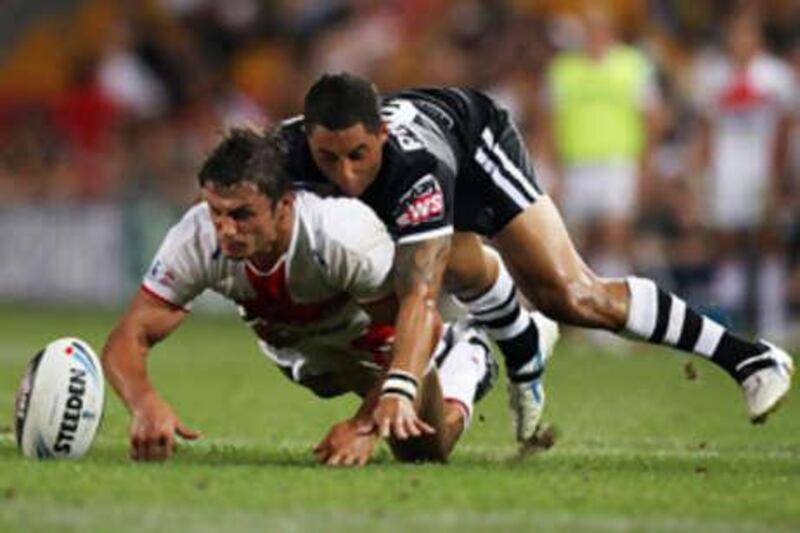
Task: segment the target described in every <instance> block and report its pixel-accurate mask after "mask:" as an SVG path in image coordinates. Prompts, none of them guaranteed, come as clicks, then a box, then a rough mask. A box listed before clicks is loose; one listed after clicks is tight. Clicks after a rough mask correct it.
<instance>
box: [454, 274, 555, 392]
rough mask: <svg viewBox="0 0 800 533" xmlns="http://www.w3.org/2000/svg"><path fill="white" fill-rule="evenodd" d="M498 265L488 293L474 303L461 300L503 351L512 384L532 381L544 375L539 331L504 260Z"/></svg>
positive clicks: (473, 301) (475, 299)
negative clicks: (521, 301) (498, 267)
mask: <svg viewBox="0 0 800 533" xmlns="http://www.w3.org/2000/svg"><path fill="white" fill-rule="evenodd" d="M499 266H500V271H499V274H498V276H497V280H496V281H495V283H494V285H492V287H491V288H490V289H489V290H488V291H486V292H485V293H483V294H482V295H480V296H478V297H477V298H474V299H471V300H466V299H463V298H459V300H460V301H461V302H462V303H463V304H464V305H466V306H467V308H468V309H469V311H470V314H471V316H472V318H473V319H474V321H475V322H476V324H477V325H478V326H480V327H482V328H484V329H485V330H486V332H487V333H488V334H489V336H490V337H491V338H492V340H493V341H494V342H495V343H496V344H497V346H498V348H500V351H501V352H502V354H503V359H504V360H505V363H506V369H507V371H508V376H509V378H510V379H511V381H518V382H520V381H531V380H533V379H537V378H539V377H541V374H542V372H544V367H543V364H542V357H541V356H540V354H539V329H538V328H537V326H536V322H534V321H533V319H531V315H530V313H528V311H527V310H526V309H524V308H523V307H522V305H521V304H520V301H519V295H518V294H517V288H516V287H515V286H514V282H513V280H512V279H511V275H510V274H509V273H508V271H507V270H506V268H505V266H504V265H503V262H502V261H499ZM537 356H539V357H537Z"/></svg>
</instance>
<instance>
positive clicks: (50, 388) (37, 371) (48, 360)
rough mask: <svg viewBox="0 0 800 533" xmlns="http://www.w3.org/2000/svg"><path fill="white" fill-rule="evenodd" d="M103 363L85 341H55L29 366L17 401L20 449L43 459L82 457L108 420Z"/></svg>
mask: <svg viewBox="0 0 800 533" xmlns="http://www.w3.org/2000/svg"><path fill="white" fill-rule="evenodd" d="M104 397H105V381H104V380H103V370H102V367H101V366H100V361H99V360H98V358H97V356H96V355H95V353H94V351H93V350H92V348H91V347H90V346H89V345H88V344H87V343H86V342H84V341H82V340H81V339H77V338H74V337H65V338H62V339H58V340H55V341H53V342H51V343H50V344H48V345H47V346H46V347H45V348H44V349H43V350H42V351H40V352H39V353H38V354H36V356H34V358H33V359H32V360H31V362H30V363H29V364H28V369H27V371H26V372H25V375H24V376H23V378H22V382H21V383H20V386H19V390H18V391H17V398H16V402H15V412H16V424H15V429H16V436H17V445H18V446H19V449H20V450H21V451H22V453H23V454H25V455H27V456H28V457H35V458H38V459H52V458H77V457H81V456H82V455H84V454H85V453H86V452H87V451H88V450H89V447H90V446H91V445H92V441H93V440H94V436H95V433H97V428H98V427H99V426H100V420H101V419H102V416H103V401H104Z"/></svg>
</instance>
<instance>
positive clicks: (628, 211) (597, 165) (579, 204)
mask: <svg viewBox="0 0 800 533" xmlns="http://www.w3.org/2000/svg"><path fill="white" fill-rule="evenodd" d="M564 170H565V171H564V194H563V203H562V209H563V212H564V218H565V219H566V220H567V222H568V223H570V224H585V223H588V222H591V221H594V220H597V219H601V218H622V219H631V218H633V216H634V214H635V210H636V194H637V179H636V178H637V165H636V164H635V163H634V162H629V161H607V162H606V161H603V162H593V163H580V164H571V165H567V166H566V167H565V169H564Z"/></svg>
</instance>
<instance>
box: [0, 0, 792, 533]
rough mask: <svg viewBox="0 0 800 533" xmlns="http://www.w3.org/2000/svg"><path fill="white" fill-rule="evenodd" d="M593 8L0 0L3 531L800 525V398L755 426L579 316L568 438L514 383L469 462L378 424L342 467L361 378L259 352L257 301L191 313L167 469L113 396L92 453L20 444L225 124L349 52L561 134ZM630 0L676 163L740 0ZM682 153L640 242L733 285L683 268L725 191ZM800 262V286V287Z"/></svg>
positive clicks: (292, 107) (262, 108) (405, 80)
mask: <svg viewBox="0 0 800 533" xmlns="http://www.w3.org/2000/svg"><path fill="white" fill-rule="evenodd" d="M588 3H593V4H594V2H585V1H578V0H563V1H561V0H508V1H489V0H484V1H476V0H463V1H451V0H398V1H385V2H380V1H367V0H281V1H278V0H275V1H266V0H264V1H258V0H225V1H222V0H220V1H208V0H141V1H137V2H127V1H122V0H120V1H114V0H106V1H99V0H86V1H67V0H5V1H3V2H0V530H3V531H53V530H59V531H73V530H74V531H86V530H98V531H108V530H112V529H113V530H116V531H162V530H163V531H174V530H179V529H180V530H184V529H192V530H196V531H212V530H214V531H215V530H221V529H226V530H245V529H246V530H261V531H263V530H265V529H267V530H276V531H304V530H309V531H311V530H313V531H321V530H324V531H348V532H350V531H353V530H354V529H355V530H370V531H398V530H403V531H408V530H409V529H411V528H414V529H416V530H420V531H426V530H436V531H440V532H441V531H458V532H463V531H490V530H491V531H497V530H502V531H519V530H547V531H551V530H554V531H576V530H577V531H587V530H600V531H609V530H614V531H619V530H636V531H653V530H661V531H663V530H681V531H686V530H701V531H726V532H727V531H770V532H774V531H796V530H797V528H798V525H800V510H799V509H798V506H797V498H796V495H797V493H798V491H800V459H799V458H798V457H799V455H798V450H800V441H799V440H798V438H799V437H798V436H800V410H799V409H800V404H798V402H796V401H792V400H790V401H789V402H788V404H787V405H786V406H784V408H783V410H782V411H781V412H780V413H778V414H777V415H776V416H775V419H774V420H770V423H769V424H767V425H766V426H764V427H759V428H752V427H750V424H748V423H747V422H746V419H745V416H744V409H743V405H742V402H741V393H740V391H739V390H737V388H736V387H735V386H734V384H733V383H732V382H731V381H730V380H729V379H728V378H727V376H725V375H724V374H723V373H722V372H719V371H718V370H717V369H716V368H712V366H711V365H710V364H708V363H707V362H705V361H702V360H701V359H698V358H691V359H687V358H686V357H684V356H682V355H679V354H676V353H675V352H668V351H666V350H664V349H661V348H658V347H655V348H654V347H647V346H644V345H631V346H634V348H633V349H632V351H635V353H636V355H635V356H633V355H631V356H628V357H620V356H618V354H619V353H620V350H619V349H618V347H617V346H613V345H612V346H611V347H610V348H611V349H610V350H608V351H609V352H610V353H608V354H606V355H605V356H602V355H599V354H598V351H599V350H598V349H597V347H596V346H594V345H592V344H588V343H586V342H583V339H567V340H566V341H564V342H562V343H561V344H560V345H559V347H558V350H557V354H558V356H557V357H556V358H555V359H554V361H553V362H552V363H551V365H550V370H549V372H548V378H547V387H548V393H549V394H550V396H549V400H548V401H549V405H548V411H547V415H546V417H547V419H548V420H549V421H551V422H554V423H555V424H556V425H557V426H558V427H559V429H560V430H561V436H560V438H559V441H558V443H557V445H556V446H555V447H554V448H553V449H552V450H550V451H548V452H547V453H543V454H539V455H535V456H533V457H527V458H526V457H520V456H518V455H517V454H516V448H515V445H514V443H513V439H512V435H511V430H510V427H509V421H508V417H507V413H506V410H505V407H504V403H505V391H504V390H503V388H502V387H501V386H498V387H496V390H495V391H493V392H492V393H491V394H490V395H489V396H488V397H487V399H486V400H485V401H483V402H482V403H481V404H480V405H479V406H478V409H477V412H476V417H475V420H474V422H473V425H472V427H471V428H470V431H469V432H468V434H467V435H466V436H465V438H464V439H463V441H462V442H461V443H459V445H458V447H457V449H456V452H455V454H454V456H453V459H452V461H451V463H450V464H449V465H447V466H439V465H428V466H413V467H406V466H403V465H397V464H395V463H394V462H393V461H392V460H391V458H390V456H389V453H388V450H387V449H386V447H385V446H383V447H381V448H380V450H379V451H378V454H377V457H376V460H375V464H374V465H373V466H371V467H370V468H367V469H363V470H357V471H350V470H346V471H329V470H326V469H322V468H319V467H316V466H315V465H314V462H313V457H312V456H311V453H310V448H311V447H312V446H313V444H315V443H316V442H318V441H319V439H321V438H322V436H323V435H324V432H325V430H326V428H327V427H328V426H329V425H330V424H331V423H332V422H333V421H335V420H339V419H341V418H343V417H345V416H348V415H349V414H351V413H352V411H353V409H354V408H355V405H356V404H355V400H354V399H353V398H345V399H341V400H331V401H326V402H321V401H318V400H316V399H314V398H313V397H312V396H311V395H310V394H309V393H308V392H307V391H305V390H302V389H300V388H299V387H296V386H294V385H292V384H290V383H289V382H288V381H287V380H285V379H284V378H283V376H281V375H280V373H279V372H278V371H277V370H276V369H275V368H273V367H272V366H271V365H269V364H267V363H266V362H265V361H264V359H263V357H261V356H260V354H259V353H258V351H257V349H256V348H255V346H254V342H253V338H252V336H251V335H250V334H249V333H248V332H247V330H246V328H245V327H244V326H243V325H242V324H241V323H240V322H239V321H238V320H236V319H235V317H233V316H231V315H227V316H226V317H225V318H220V317H218V316H207V315H206V314H204V313H194V315H195V316H193V317H192V318H191V319H190V320H188V321H187V323H186V325H185V326H184V327H182V328H181V329H180V331H178V332H177V333H176V334H175V336H174V337H173V338H171V339H169V340H168V341H166V342H165V343H163V344H162V345H159V347H158V348H157V349H156V351H155V352H154V355H155V357H153V358H152V360H150V361H149V362H148V365H149V368H150V370H151V372H152V376H153V380H154V382H155V384H156V386H157V387H158V388H159V390H160V391H161V392H162V394H163V395H164V396H165V398H166V399H167V400H168V401H169V402H170V403H171V404H172V405H173V406H174V407H175V408H176V410H177V411H178V412H179V413H180V414H181V416H182V417H183V420H184V422H186V423H187V424H188V425H190V426H192V427H194V428H198V429H200V430H202V431H203V432H204V438H203V439H201V440H200V441H198V442H196V443H182V446H181V449H180V450H179V452H178V454H177V455H176V456H175V458H174V459H173V460H172V461H171V462H170V463H169V464H167V465H158V464H156V465H153V464H133V463H131V461H129V460H128V457H127V440H126V435H127V423H128V414H127V412H126V411H125V409H124V408H123V406H122V405H121V403H120V402H119V401H118V400H117V399H116V398H115V397H113V394H110V397H109V398H108V401H107V404H106V405H107V410H106V413H105V419H104V422H103V427H102V429H101V432H100V434H99V437H98V439H97V441H96V442H95V445H94V446H93V449H92V450H91V452H90V454H89V456H88V457H86V458H85V459H84V460H82V461H79V462H76V463H65V462H56V463H44V464H39V463H35V462H32V461H27V460H24V459H23V458H22V457H21V456H20V455H19V453H18V451H17V449H16V445H15V442H14V436H13V428H12V423H13V422H12V420H13V418H12V417H11V414H12V413H11V404H12V402H13V399H14V391H15V389H16V386H17V383H18V379H19V376H20V375H21V374H22V372H23V369H24V368H25V364H26V363H27V361H28V359H29V358H30V357H31V356H32V355H33V354H34V353H35V352H36V351H37V350H39V349H40V348H41V347H42V346H43V345H44V343H46V342H47V341H48V340H50V339H52V338H53V337H56V336H61V335H79V336H81V337H83V338H85V339H86V340H87V341H89V342H90V343H91V344H92V345H93V346H95V348H97V349H99V348H100V347H101V346H102V343H103V342H104V340H105V338H106V336H107V334H108V332H109V330H110V328H112V327H113V325H114V321H115V320H116V317H117V313H118V310H119V308H120V306H121V305H122V304H123V303H124V301H125V300H126V299H127V298H128V297H129V295H130V294H131V293H132V292H133V291H134V290H135V288H136V286H137V284H138V282H139V279H140V278H141V275H142V272H143V271H144V269H145V268H147V263H148V261H149V260H150V257H151V254H152V253H153V251H154V249H155V247H156V246H157V245H158V242H159V241H160V239H161V238H162V236H163V233H164V231H165V230H166V228H167V227H169V225H170V224H172V223H173V222H174V221H175V219H176V218H177V217H178V216H179V215H180V213H181V212H182V211H183V210H184V209H185V208H186V206H187V205H189V204H190V203H192V202H193V201H194V200H195V198H196V185H195V178H194V174H195V172H196V170H197V168H198V165H199V163H200V161H201V160H202V158H203V156H204V154H205V153H206V152H207V151H208V150H209V148H210V147H211V146H213V145H214V143H215V142H216V140H217V139H218V135H219V133H220V132H221V131H222V130H223V128H224V127H226V126H227V125H230V124H233V123H238V122H239V121H242V120H248V121H251V122H254V123H256V124H265V123H269V122H272V121H276V120H280V119H281V118H283V117H285V116H287V115H290V114H293V113H296V112H298V111H299V110H300V106H301V99H302V96H303V93H304V91H305V88H306V87H307V86H308V84H309V83H310V82H311V81H312V80H313V79H314V78H315V76H317V75H318V74H319V73H321V72H323V71H325V70H340V69H348V70H354V71H356V72H359V73H361V74H366V75H368V76H371V77H372V78H374V79H375V80H376V82H377V83H378V84H379V86H380V87H381V88H383V89H385V90H391V89H393V88H400V87H403V86H407V85H414V84H424V85H429V84H465V85H472V86H476V87H479V88H483V89H485V90H488V91H490V92H492V93H493V94H494V95H496V96H498V98H500V99H501V100H502V101H503V102H504V103H505V104H506V105H507V106H509V107H510V108H511V109H512V110H513V111H514V113H515V116H516V119H517V121H518V122H519V124H520V125H521V127H522V128H523V129H524V132H525V134H526V138H527V139H528V140H529V142H530V144H531V147H532V150H533V152H534V153H539V149H540V146H539V145H540V143H541V135H540V134H541V131H540V129H539V128H537V124H539V122H538V113H539V112H540V111H539V109H538V105H539V103H540V99H539V97H538V94H539V92H540V90H541V89H542V85H543V73H544V71H545V69H546V67H547V66H548V65H549V64H551V61H552V58H553V57H554V54H556V53H557V51H558V49H559V46H563V45H565V44H569V41H570V36H571V35H572V34H571V31H572V30H571V28H573V27H574V18H572V16H573V14H574V13H575V12H576V10H578V9H579V8H581V7H584V6H586V5H587V4H588ZM607 4H608V5H609V6H610V8H611V10H612V12H613V13H614V16H615V18H616V19H617V21H618V23H619V28H620V31H621V36H622V38H623V40H624V41H625V42H628V43H632V44H634V45H635V46H636V47H637V48H638V49H639V50H641V51H643V52H644V53H646V54H647V56H648V57H649V58H650V60H651V61H652V62H653V63H654V65H655V66H656V67H657V72H658V81H659V85H660V87H661V89H662V96H663V99H664V104H665V107H666V108H667V109H669V110H670V112H669V113H668V115H669V117H671V118H670V120H669V121H668V122H669V124H670V126H669V128H666V129H665V131H664V132H663V135H662V136H661V137H660V139H659V145H660V147H661V148H662V149H663V154H666V155H665V157H662V160H664V159H666V160H667V161H668V162H669V161H673V162H674V161H675V160H676V159H679V158H676V157H673V156H674V155H675V154H681V153H682V151H683V150H685V149H686V146H687V145H688V143H689V142H690V138H691V135H692V131H693V127H694V125H695V124H696V121H697V112H698V111H699V110H698V109H697V108H694V107H693V105H692V101H693V100H692V96H691V92H692V82H691V78H690V72H691V69H692V65H693V63H694V62H695V60H696V59H697V58H699V57H701V55H702V54H703V53H705V50H707V49H709V47H713V46H715V45H717V44H718V43H719V42H720V32H721V24H720V20H721V19H722V18H723V16H724V15H725V14H726V13H727V12H728V11H729V9H730V8H731V5H732V2H728V1H723V0H716V1H703V2H699V1H695V0H649V1H648V0H614V1H609V2H607ZM757 4H758V5H759V6H761V7H762V8H763V9H764V21H765V27H764V29H765V32H766V33H765V35H766V38H767V44H768V46H769V48H770V50H771V51H773V52H774V53H777V54H779V55H780V56H781V57H783V58H784V59H785V60H787V61H789V62H790V63H791V64H792V65H793V68H794V69H795V72H797V71H798V69H800V52H799V50H800V48H799V47H798V45H797V37H798V36H797V29H798V28H800V19H799V18H798V17H800V13H798V9H800V8H799V7H798V2H796V1H792V0H765V1H761V2H757ZM795 139H798V141H796V142H795V144H794V147H795V148H794V153H793V161H794V166H793V167H791V169H790V170H788V171H787V176H786V184H787V187H786V188H785V190H784V198H783V206H784V210H785V211H784V212H785V215H784V216H782V217H780V224H779V233H780V235H781V239H779V242H780V243H781V245H782V247H783V248H782V254H783V257H784V259H785V261H786V262H787V265H789V264H790V262H791V261H793V260H794V261H796V258H794V259H793V257H792V256H793V255H797V251H798V248H800V247H799V246H798V245H797V244H796V243H795V244H794V245H792V244H791V242H792V240H791V239H792V234H793V233H792V232H796V231H797V229H796V226H797V221H798V209H800V205H798V197H797V196H796V192H797V182H798V179H799V178H798V176H799V174H798V169H800V148H798V146H800V134H795ZM678 168H681V167H680V165H678ZM667 170H668V169H667ZM656 174H658V173H656ZM661 174H662V176H661V177H662V178H663V179H662V180H661V182H660V183H661V188H660V189H659V193H658V194H656V195H654V198H655V199H656V200H657V201H658V202H657V205H653V206H651V208H650V209H649V212H651V213H659V216H658V217H655V220H653V218H652V217H651V218H650V219H642V220H640V221H639V222H637V224H636V229H637V232H636V235H637V240H638V241H639V242H640V243H643V246H642V249H643V250H644V252H643V253H642V254H640V255H641V257H640V259H641V260H637V261H635V263H636V264H637V268H639V269H647V270H646V272H647V274H648V275H652V276H655V277H658V278H659V280H660V281H661V282H662V283H664V284H666V285H669V286H672V287H676V288H678V289H679V290H682V291H683V292H684V293H685V294H687V295H688V296H689V298H690V299H691V300H692V301H693V302H694V303H696V304H699V305H702V306H704V307H714V306H715V302H713V301H710V300H709V298H708V292H707V287H706V286H705V285H704V282H701V283H699V285H698V284H697V283H695V284H694V285H693V284H692V283H688V284H687V283H686V280H685V274H686V272H689V273H690V274H691V273H692V272H695V271H699V272H701V273H702V272H704V271H708V270H709V269H710V268H711V267H712V266H713V265H714V263H715V260H716V257H715V256H714V253H713V250H714V247H713V246H712V245H713V237H712V236H711V233H710V232H709V231H708V230H707V228H705V227H704V224H703V219H702V212H700V213H699V215H700V216H699V217H698V216H697V215H698V213H697V212H696V210H695V211H693V210H692V209H688V208H687V205H690V202H688V201H687V200H690V199H694V201H699V200H700V199H701V198H698V197H697V196H692V195H695V194H698V192H697V191H698V190H699V189H700V187H697V185H698V184H700V183H701V182H702V179H701V176H695V175H684V174H682V173H681V172H680V171H678V172H677V173H676V172H666V171H665V172H662V173H661ZM542 179H543V180H544V181H546V182H547V186H548V187H549V188H550V189H551V190H557V189H558V183H552V182H551V181H552V179H551V178H550V177H548V176H547V172H546V171H545V170H542ZM792 184H794V187H795V188H794V193H795V196H792V192H793V189H792V187H791V185H792ZM687 194H688V195H689V198H688V199H687ZM687 220H688V222H690V223H687ZM695 222H698V223H695ZM794 238H795V239H796V238H797V237H794ZM795 242H796V241H795ZM742 254H743V255H748V254H751V252H750V251H743V252H742ZM644 259H646V261H645V260H644ZM793 268H794V276H795V278H794V280H795V281H794V283H795V285H794V288H793V289H792V290H789V289H787V291H786V299H785V304H786V305H787V306H788V305H789V304H790V303H792V302H794V303H795V305H796V303H797V302H798V301H800V275H798V270H797V267H796V264H795V266H794V267H793ZM689 277H690V278H691V276H689ZM699 279H700V280H706V281H707V280H708V277H707V276H706V277H703V275H701V276H700V278H699ZM690 281H691V280H690ZM217 305H218V302H215V301H209V302H206V304H205V307H206V308H209V309H214V308H216V307H217ZM720 316H722V315H720ZM794 320H795V322H796V321H797V315H795V318H794ZM791 345H794V346H797V343H794V344H792V343H790V344H789V346H791ZM794 353H795V354H796V353H797V351H794ZM668 354H671V355H668ZM3 405H5V406H6V408H3Z"/></svg>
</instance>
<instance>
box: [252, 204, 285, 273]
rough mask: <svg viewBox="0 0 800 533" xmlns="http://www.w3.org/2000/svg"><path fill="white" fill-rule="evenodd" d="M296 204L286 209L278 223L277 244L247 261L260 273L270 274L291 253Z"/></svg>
mask: <svg viewBox="0 0 800 533" xmlns="http://www.w3.org/2000/svg"><path fill="white" fill-rule="evenodd" d="M294 215H295V212H294V204H293V203H292V204H289V205H287V206H286V207H285V210H284V212H283V213H282V215H281V217H280V218H279V219H278V221H277V227H276V236H275V243H274V244H273V246H272V247H271V248H270V249H269V250H265V251H262V252H258V253H256V254H254V255H253V256H251V257H249V258H248V259H247V260H248V261H249V262H250V264H251V265H252V266H253V267H254V268H255V269H256V270H258V271H260V272H269V271H270V270H272V269H273V268H274V267H275V265H276V264H277V263H278V262H279V261H280V259H281V258H282V257H283V256H284V255H286V252H287V251H289V246H291V244H292V236H293V235H294V218H295V216H294Z"/></svg>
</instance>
